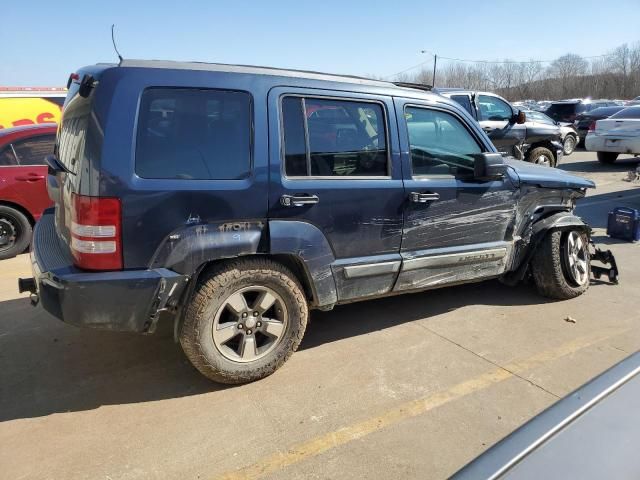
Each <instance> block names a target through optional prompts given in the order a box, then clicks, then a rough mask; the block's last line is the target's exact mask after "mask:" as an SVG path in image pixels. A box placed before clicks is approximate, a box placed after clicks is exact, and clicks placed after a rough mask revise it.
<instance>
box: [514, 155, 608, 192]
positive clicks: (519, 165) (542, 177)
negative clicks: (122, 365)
mask: <svg viewBox="0 0 640 480" xmlns="http://www.w3.org/2000/svg"><path fill="white" fill-rule="evenodd" d="M504 162H505V163H506V164H507V165H509V167H511V168H512V169H513V170H514V172H515V173H516V175H518V178H519V179H520V182H521V183H526V184H529V185H537V186H540V187H544V188H595V186H596V184H595V183H593V182H592V181H591V180H587V179H586V178H582V177H578V176H577V175H571V174H570V173H567V172H565V171H564V170H560V169H558V168H550V167H544V166H541V165H534V164H532V163H528V162H524V161H522V160H516V159H515V158H505V159H504Z"/></svg>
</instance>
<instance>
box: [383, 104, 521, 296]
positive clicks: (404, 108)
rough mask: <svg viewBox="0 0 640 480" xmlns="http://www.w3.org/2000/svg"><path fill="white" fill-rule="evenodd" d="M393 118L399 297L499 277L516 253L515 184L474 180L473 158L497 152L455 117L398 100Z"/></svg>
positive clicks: (456, 113) (447, 109) (454, 111)
mask: <svg viewBox="0 0 640 480" xmlns="http://www.w3.org/2000/svg"><path fill="white" fill-rule="evenodd" d="M396 112H397V116H398V118H399V122H398V132H399V136H400V147H401V150H402V167H403V172H404V179H405V190H406V194H407V198H406V202H405V207H404V228H403V232H402V247H401V256H402V257H403V263H402V268H401V272H400V275H399V277H398V280H397V282H396V285H395V288H394V289H395V290H410V289H416V288H429V287H435V286H439V285H444V284H451V283H458V282H463V281H468V280H472V279H479V278H489V277H493V276H496V275H499V274H500V273H502V272H503V271H504V268H505V262H506V259H507V258H508V254H509V251H510V249H511V245H512V228H513V224H514V221H515V214H516V211H515V206H516V193H517V190H516V184H515V182H514V180H513V179H512V178H511V177H509V176H508V175H507V176H504V177H503V178H501V179H500V180H493V181H477V180H474V178H473V170H474V162H475V158H477V157H478V155H480V154H481V153H482V152H487V151H492V149H491V147H490V146H489V145H488V144H487V143H485V142H486V140H485V139H484V138H483V136H482V134H481V133H480V132H479V131H478V129H477V127H476V126H475V125H473V124H472V122H471V119H470V118H469V117H465V116H463V115H462V114H461V113H462V112H459V111H458V110H457V109H453V108H452V107H450V106H447V105H440V106H434V105H426V104H421V103H418V102H415V101H414V100H407V99H396Z"/></svg>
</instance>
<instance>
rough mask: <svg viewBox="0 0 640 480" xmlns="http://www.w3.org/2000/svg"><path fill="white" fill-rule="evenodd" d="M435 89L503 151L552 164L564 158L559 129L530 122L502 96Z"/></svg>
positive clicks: (518, 157)
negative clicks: (458, 107) (466, 115)
mask: <svg viewBox="0 0 640 480" xmlns="http://www.w3.org/2000/svg"><path fill="white" fill-rule="evenodd" d="M436 91H437V93H439V94H441V95H443V96H445V97H447V98H450V99H451V100H455V101H456V102H458V103H459V104H460V105H462V107H463V108H464V109H465V110H466V111H467V112H469V114H470V115H471V116H472V117H473V118H474V119H475V120H477V121H478V123H479V124H480V126H481V127H482V130H484V131H485V132H486V134H487V135H489V138H490V139H491V141H492V142H493V144H494V145H495V146H496V148H497V149H498V150H499V151H500V152H501V153H504V154H506V155H511V156H513V157H515V158H517V159H518V160H525V161H527V162H530V163H535V164H539V165H544V166H550V167H555V166H556V165H558V163H559V162H560V160H561V159H562V155H563V145H562V141H561V134H560V129H559V128H557V127H555V126H554V125H545V124H537V123H529V124H527V123H526V115H525V114H524V113H523V112H521V111H520V110H518V109H517V108H515V107H514V106H512V105H511V104H510V103H509V102H507V101H506V100H505V99H504V98H502V97H500V96H499V95H496V94H495V93H488V92H476V91H471V90H463V89H459V88H439V89H437V90H436Z"/></svg>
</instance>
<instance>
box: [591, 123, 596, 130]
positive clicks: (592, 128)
mask: <svg viewBox="0 0 640 480" xmlns="http://www.w3.org/2000/svg"><path fill="white" fill-rule="evenodd" d="M589 131H590V132H595V131H596V122H591V123H590V124H589Z"/></svg>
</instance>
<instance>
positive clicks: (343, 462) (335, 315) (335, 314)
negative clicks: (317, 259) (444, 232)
mask: <svg viewBox="0 0 640 480" xmlns="http://www.w3.org/2000/svg"><path fill="white" fill-rule="evenodd" d="M637 165H638V161H637V160H621V161H620V162H617V163H616V164H614V165H600V164H599V163H598V162H597V161H596V160H595V154H592V153H585V152H577V153H574V154H573V155H571V156H569V157H567V158H565V160H564V162H563V165H562V168H565V169H566V170H569V171H572V172H574V173H576V174H579V175H584V176H586V177H589V178H592V179H594V180H595V181H596V182H597V184H598V189H597V190H596V191H593V192H590V193H589V196H588V198H586V199H584V200H583V201H582V206H581V207H580V208H579V213H580V214H581V215H583V216H584V217H585V218H586V219H587V220H588V221H589V222H590V223H591V224H592V225H593V226H594V227H596V232H595V235H596V237H597V238H598V240H599V241H601V242H602V243H606V244H608V245H609V247H608V248H612V249H613V250H614V252H615V254H616V256H617V258H618V261H619V265H620V269H621V284H620V285H618V286H610V285H607V284H601V283H594V284H593V285H592V286H591V288H590V289H589V291H588V292H587V293H586V294H585V295H583V296H581V297H579V298H577V299H574V300H570V301H565V302H550V301H547V300H545V299H544V298H541V297H539V296H538V295H537V294H536V292H535V290H534V289H533V288H532V287H531V286H528V285H520V286H518V287H515V288H509V287H506V286H503V285H501V284H500V283H498V282H486V283H482V284H473V285H467V286H461V287H452V288H448V289H442V290H434V291H430V292H424V293H417V294H409V295H404V296H399V297H394V298H387V299H382V300H375V301H368V302H362V303H357V304H352V305H347V306H343V307H338V308H336V309H335V310H334V311H332V312H314V313H313V315H312V320H313V321H312V323H311V324H310V325H309V327H308V329H307V334H306V337H305V339H304V341H303V344H302V346H301V348H300V350H299V351H298V352H297V353H296V354H295V355H294V356H293V357H292V358H291V359H290V360H289V362H288V363H287V364H286V365H285V366H284V367H283V368H282V369H281V370H279V371H278V372H276V374H274V375H273V376H271V377H269V378H267V379H265V380H262V381H259V382H256V383H253V384H250V385H244V386H238V387H222V386H219V385H216V384H213V383H210V382H208V381H207V380H206V379H204V378H203V377H201V376H200V375H199V374H198V373H197V372H196V371H195V369H194V368H192V367H191V366H190V364H189V363H188V362H187V360H186V359H185V357H184V355H183V354H182V352H181V351H180V348H179V346H178V345H176V344H174V343H173V340H172V336H171V331H170V328H163V329H161V330H160V331H159V332H157V333H156V334H155V335H152V336H134V335H127V334H115V333H109V332H98V331H89V330H80V329H76V328H74V327H71V326H68V325H65V324H62V323H61V322H59V321H57V320H55V319H54V318H52V317H50V316H48V315H47V314H46V313H44V312H43V311H42V310H41V309H34V308H32V307H31V306H30V305H29V303H28V300H27V299H26V298H25V297H24V296H20V295H18V293H17V289H16V278H17V277H18V276H27V275H29V262H28V257H27V256H26V255H22V256H20V257H19V258H16V259H12V260H8V261H3V262H0V445H1V447H0V478H10V479H18V478H37V479H40V478H51V479H61V478H64V479H76V478H79V479H85V478H86V479H114V480H115V479H138V478H145V479H146V478H158V479H171V478H176V479H188V478H203V479H213V478H273V479H295V478H320V479H330V478H390V477H395V478H446V477H447V476H449V475H450V474H452V473H453V472H454V471H456V470H457V469H458V468H460V467H461V466H463V465H464V464H465V463H466V462H467V461H469V460H470V459H472V458H473V457H474V456H476V455H478V454H479V453H481V452H482V451H483V450H484V449H486V448H488V447H489V446H490V445H492V444H493V443H495V442H496V441H497V440H499V439H500V438H502V437H503V436H505V435H506V434H508V433H509V432H511V431H512V430H513V429H515V428H517V427H518V426H519V425H521V424H522V423H523V422H525V421H526V420H528V419H529V418H531V417H532V416H534V415H535V414H537V413H538V412H540V411H541V410H542V409H544V408H545V407H547V406H549V405H550V404H552V403H553V402H554V401H556V400H557V399H558V398H559V397H562V396H564V395H566V394H567V393H569V392H570V391H571V390H573V389H575V388H576V387H578V386H579V385H581V384H582V383H584V382H585V381H587V380H589V379H590V378H592V377H593V376H595V375H597V374H598V373H600V372H602V371H603V370H605V369H606V368H608V367H610V366H612V365H613V364H615V363H616V362H617V361H619V360H621V359H622V358H624V357H626V356H627V355H628V354H630V353H632V352H634V351H636V350H638V348H639V347H640V323H639V322H640V309H639V308H638V306H637V291H638V287H639V286H640V256H639V255H638V253H639V250H638V249H639V248H640V246H639V245H638V244H630V243H625V242H618V241H615V240H612V239H608V238H607V237H606V236H605V235H604V230H603V228H604V227H605V226H606V213H607V211H608V210H609V209H610V208H612V206H616V205H630V206H636V207H640V185H638V184H631V183H628V182H625V181H623V179H624V178H625V177H626V172H627V171H628V170H631V169H632V168H635V166H637ZM114 302H117V299H114ZM567 316H571V317H573V318H575V319H576V323H568V322H566V321H565V318H566V317H567Z"/></svg>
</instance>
